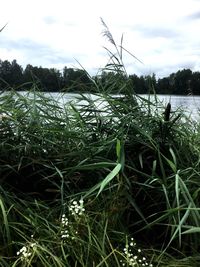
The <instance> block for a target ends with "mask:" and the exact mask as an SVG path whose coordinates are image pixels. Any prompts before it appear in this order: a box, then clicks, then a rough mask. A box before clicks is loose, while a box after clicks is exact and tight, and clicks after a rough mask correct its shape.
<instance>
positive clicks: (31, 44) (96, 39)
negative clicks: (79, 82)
mask: <svg viewBox="0 0 200 267" xmlns="http://www.w3.org/2000/svg"><path fill="white" fill-rule="evenodd" d="M100 17H102V18H103V20H104V21H105V23H106V24H107V25H108V27H109V29H110V31H111V33H112V35H113V37H114V39H115V42H116V44H119V45H120V40H121V36H122V34H123V46H124V48H125V49H126V50H128V51H129V52H130V53H132V54H134V55H135V56H136V57H137V58H139V59H140V60H141V61H142V62H143V63H144V64H141V63H139V62H138V61H137V60H135V59H134V58H133V57H132V56H130V54H128V53H126V52H124V55H123V56H124V63H125V66H126V69H127V71H128V73H130V74H132V73H136V74H137V75H146V74H152V73H155V74H156V76H157V77H163V76H167V75H169V74H170V73H172V72H176V71H177V70H179V69H183V68H190V69H192V70H193V71H200V0H123V1H122V0H6V1H1V16H0V28H2V27H3V26H4V25H5V24H6V23H7V22H8V24H7V26H6V27H5V28H4V30H3V31H2V32H1V33H0V59H1V60H6V59H8V60H9V61H12V60H13V59H16V60H17V62H18V64H20V65H22V66H23V67H25V66H26V65H27V64H32V65H33V66H42V67H55V68H57V69H60V70H62V68H63V67H64V66H67V67H79V63H80V64H81V65H82V66H83V67H84V68H85V69H86V70H87V71H88V72H89V73H91V74H97V72H98V70H99V69H100V68H102V67H104V66H105V65H106V63H107V62H108V54H107V52H106V49H105V48H104V47H106V48H108V49H111V51H112V52H115V50H114V49H113V47H112V46H111V44H110V43H109V41H108V40H107V39H106V38H105V37H104V36H103V34H102V32H103V30H104V27H103V25H102V23H101V20H100ZM77 61H78V62H79V63H78V62H77Z"/></svg>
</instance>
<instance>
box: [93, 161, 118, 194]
mask: <svg viewBox="0 0 200 267" xmlns="http://www.w3.org/2000/svg"><path fill="white" fill-rule="evenodd" d="M121 167H122V165H121V163H118V164H117V166H116V167H115V168H114V169H113V170H112V171H111V172H110V173H109V174H108V175H107V176H106V178H105V179H104V180H103V181H102V182H101V183H100V189H99V192H98V194H97V196H98V195H99V194H100V193H101V192H102V191H103V189H104V188H105V187H106V185H107V184H108V183H109V182H110V181H112V179H113V178H114V177H115V176H116V175H117V174H118V173H119V171H120V170H121Z"/></svg>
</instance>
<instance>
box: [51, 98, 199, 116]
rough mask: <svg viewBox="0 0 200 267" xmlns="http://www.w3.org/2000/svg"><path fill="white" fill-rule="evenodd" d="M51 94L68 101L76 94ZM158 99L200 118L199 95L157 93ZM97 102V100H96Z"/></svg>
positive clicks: (173, 108)
mask: <svg viewBox="0 0 200 267" xmlns="http://www.w3.org/2000/svg"><path fill="white" fill-rule="evenodd" d="M52 96H53V97H55V98H59V100H60V101H63V102H65V103H66V102H68V101H76V97H77V94H71V93H69V94H65V95H64V99H63V95H62V96H61V95H60V94H57V93H52ZM87 96H88V97H90V98H91V99H93V100H96V99H97V97H96V96H94V95H92V94H87ZM141 96H142V97H145V98H147V97H148V96H147V95H141ZM157 96H158V99H159V100H160V101H161V103H163V105H167V103H169V102H170V103H171V107H172V111H173V110H177V108H180V109H182V110H184V112H185V113H186V114H187V115H189V116H191V117H192V118H193V119H195V120H199V119H200V112H199V110H200V96H178V95H157ZM151 100H152V101H153V100H154V97H153V96H151ZM96 101H97V102H98V100H96Z"/></svg>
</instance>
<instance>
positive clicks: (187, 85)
mask: <svg viewBox="0 0 200 267" xmlns="http://www.w3.org/2000/svg"><path fill="white" fill-rule="evenodd" d="M92 78H93V79H92V80H93V81H92V80H91V77H89V76H88V74H87V73H86V71H84V70H81V69H73V68H67V67H64V68H63V71H62V72H61V71H59V70H57V69H55V68H43V67H35V66H32V65H30V64H28V65H27V66H26V68H25V69H23V68H22V66H20V65H19V64H18V63H17V61H16V60H13V61H12V62H9V61H8V60H5V61H2V60H0V90H10V89H11V88H13V89H15V90H19V91H20V90H30V89H31V88H32V86H33V84H36V85H37V88H39V89H40V90H42V91H45V92H61V91H65V92H81V93H84V92H95V91H96V90H97V89H96V88H97V87H96V86H95V84H98V90H99V88H101V89H102V90H109V91H110V93H119V92H121V93H123V92H124V90H125V88H126V86H124V85H125V84H126V85H128V86H129V87H130V86H131V87H132V88H133V92H135V93H138V94H148V93H153V92H156V93H157V94H177V95H189V94H193V95H200V72H198V71H197V72H192V71H191V70H190V69H183V70H179V71H177V72H176V73H172V74H170V75H169V76H168V77H164V78H159V79H156V75H155V74H153V75H147V76H140V77H139V76H137V75H136V74H131V75H129V77H126V76H125V75H123V74H120V73H116V72H114V71H113V72H112V71H109V72H107V71H103V72H102V73H101V75H96V76H94V77H92Z"/></svg>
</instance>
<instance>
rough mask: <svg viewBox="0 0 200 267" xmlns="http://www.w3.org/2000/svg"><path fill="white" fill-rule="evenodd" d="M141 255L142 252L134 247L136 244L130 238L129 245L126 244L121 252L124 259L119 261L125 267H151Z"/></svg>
mask: <svg viewBox="0 0 200 267" xmlns="http://www.w3.org/2000/svg"><path fill="white" fill-rule="evenodd" d="M141 253H142V250H141V249H140V248H137V247H136V242H135V241H134V239H133V238H131V241H130V243H127V244H126V247H125V248H124V250H123V256H124V259H123V260H121V263H122V266H127V264H128V266H131V267H143V266H146V267H153V265H152V264H149V263H148V262H147V259H146V257H144V256H142V255H141Z"/></svg>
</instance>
